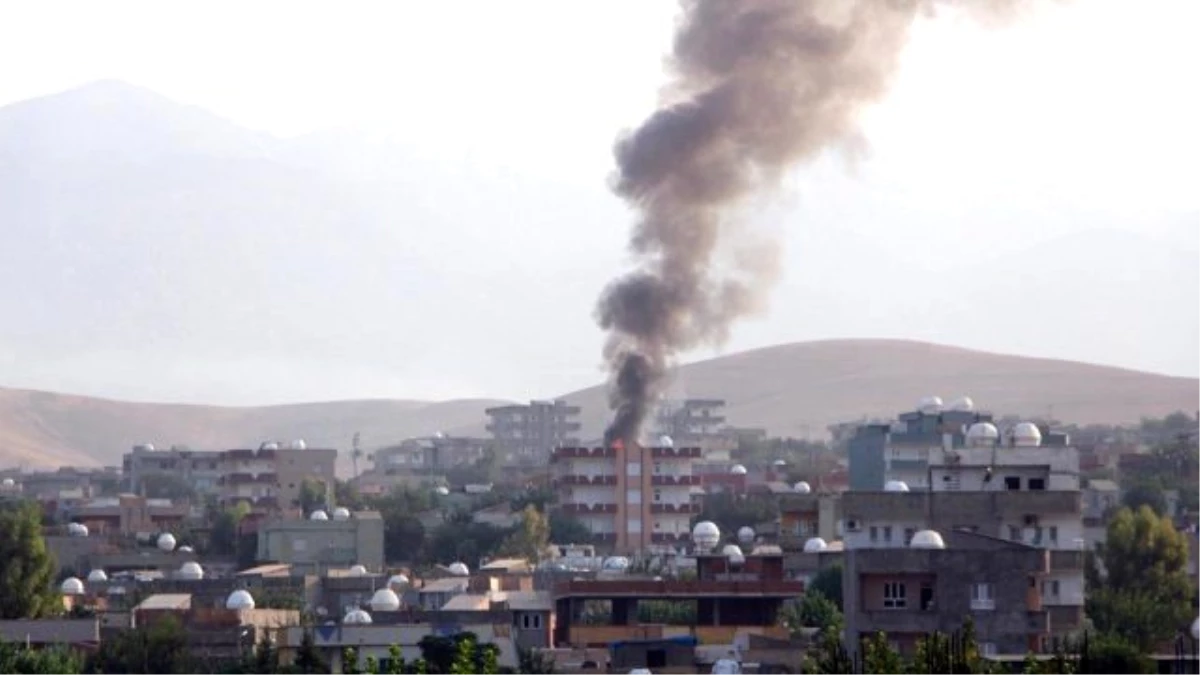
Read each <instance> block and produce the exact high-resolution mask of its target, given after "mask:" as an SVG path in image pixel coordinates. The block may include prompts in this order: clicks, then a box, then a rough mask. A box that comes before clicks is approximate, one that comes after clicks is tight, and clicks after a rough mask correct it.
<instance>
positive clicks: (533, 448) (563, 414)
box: [484, 400, 580, 464]
mask: <svg viewBox="0 0 1200 675" xmlns="http://www.w3.org/2000/svg"><path fill="white" fill-rule="evenodd" d="M484 412H485V413H486V414H487V416H488V417H489V418H491V421H489V422H488V425H487V430H488V432H489V433H491V434H492V438H493V444H494V447H495V449H496V452H497V453H498V454H499V457H500V459H501V460H503V461H506V462H517V463H522V464H534V463H538V462H544V461H545V460H546V457H548V456H549V455H550V451H552V450H554V449H555V448H558V447H564V446H575V445H579V429H580V425H579V422H578V417H579V412H580V408H579V406H573V405H568V404H567V402H566V401H562V400H556V401H530V402H529V405H505V406H498V407H495V408H488V409H487V410H485V411H484Z"/></svg>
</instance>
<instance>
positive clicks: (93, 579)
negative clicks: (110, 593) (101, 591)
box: [87, 569, 108, 584]
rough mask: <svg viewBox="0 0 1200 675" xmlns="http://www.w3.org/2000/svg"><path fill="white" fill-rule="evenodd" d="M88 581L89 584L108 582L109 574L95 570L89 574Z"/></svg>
mask: <svg viewBox="0 0 1200 675" xmlns="http://www.w3.org/2000/svg"><path fill="white" fill-rule="evenodd" d="M87 580H88V583H89V584H95V583H101V582H105V581H108V574H107V573H106V572H105V571H104V570H102V569H94V570H92V571H91V572H88V576H87Z"/></svg>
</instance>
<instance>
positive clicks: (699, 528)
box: [692, 520, 721, 551]
mask: <svg viewBox="0 0 1200 675" xmlns="http://www.w3.org/2000/svg"><path fill="white" fill-rule="evenodd" d="M719 541H721V530H720V528H718V527H717V524H716V523H714V522H712V521H710V520H705V521H701V522H699V523H696V527H694V528H692V543H693V544H695V545H696V548H697V549H699V550H701V551H711V550H712V549H713V548H714V547H715V546H716V545H717V542H719Z"/></svg>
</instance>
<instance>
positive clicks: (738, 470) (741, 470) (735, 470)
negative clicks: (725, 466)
mask: <svg viewBox="0 0 1200 675" xmlns="http://www.w3.org/2000/svg"><path fill="white" fill-rule="evenodd" d="M729 473H731V474H733V475H735V476H745V475H746V467H744V466H742V465H741V464H734V465H733V466H732V467H730V468H729Z"/></svg>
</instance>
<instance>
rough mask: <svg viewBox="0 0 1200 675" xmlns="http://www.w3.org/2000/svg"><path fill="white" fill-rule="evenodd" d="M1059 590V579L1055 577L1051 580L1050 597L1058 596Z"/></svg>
mask: <svg viewBox="0 0 1200 675" xmlns="http://www.w3.org/2000/svg"><path fill="white" fill-rule="evenodd" d="M1058 590H1059V586H1058V579H1054V580H1052V581H1051V582H1050V597H1052V598H1057V597H1058Z"/></svg>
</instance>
